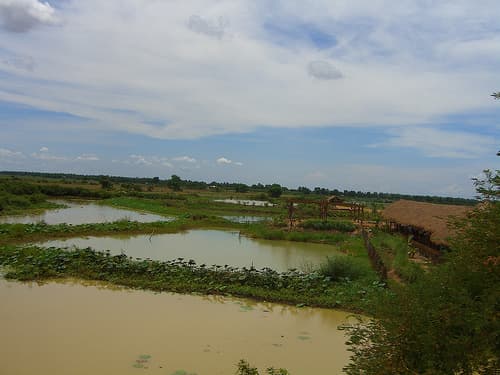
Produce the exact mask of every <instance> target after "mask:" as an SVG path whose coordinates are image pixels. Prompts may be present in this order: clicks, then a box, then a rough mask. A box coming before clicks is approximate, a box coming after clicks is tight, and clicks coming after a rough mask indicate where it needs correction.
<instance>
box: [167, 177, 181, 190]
mask: <svg viewBox="0 0 500 375" xmlns="http://www.w3.org/2000/svg"><path fill="white" fill-rule="evenodd" d="M181 182H182V180H181V178H180V177H179V176H177V175H175V174H173V175H172V176H171V177H170V180H167V186H168V187H169V188H170V189H172V190H173V191H181V190H182V189H181Z"/></svg>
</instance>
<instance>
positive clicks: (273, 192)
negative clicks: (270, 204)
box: [267, 184, 283, 198]
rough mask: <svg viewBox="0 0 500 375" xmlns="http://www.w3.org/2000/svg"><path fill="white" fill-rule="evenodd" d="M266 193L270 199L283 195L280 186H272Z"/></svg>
mask: <svg viewBox="0 0 500 375" xmlns="http://www.w3.org/2000/svg"><path fill="white" fill-rule="evenodd" d="M267 193H268V194H269V196H270V197H271V198H279V197H281V194H282V193H283V189H282V188H281V185H278V184H272V185H271V187H270V188H269V190H268V191H267Z"/></svg>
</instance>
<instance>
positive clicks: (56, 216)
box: [0, 200, 173, 225]
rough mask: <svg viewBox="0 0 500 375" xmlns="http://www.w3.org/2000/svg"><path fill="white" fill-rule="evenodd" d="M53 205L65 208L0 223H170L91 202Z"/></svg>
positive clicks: (164, 219)
mask: <svg viewBox="0 0 500 375" xmlns="http://www.w3.org/2000/svg"><path fill="white" fill-rule="evenodd" d="M52 202H54V203H59V204H64V205H65V206H66V207H65V208H58V209H54V210H47V211H45V212H43V213H41V214H37V215H19V216H4V217H0V223H21V224H31V223H38V222H41V221H44V222H45V223H47V224H51V225H53V224H62V223H66V224H73V225H78V224H85V223H104V222H110V221H117V220H122V219H127V220H130V221H140V222H143V223H149V222H153V221H170V220H173V218H172V217H165V216H160V215H154V214H149V213H142V212H136V211H130V210H124V209H118V208H113V207H109V206H103V205H100V204H96V203H93V202H91V201H68V200H53V201H52Z"/></svg>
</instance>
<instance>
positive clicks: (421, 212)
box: [382, 199, 473, 245]
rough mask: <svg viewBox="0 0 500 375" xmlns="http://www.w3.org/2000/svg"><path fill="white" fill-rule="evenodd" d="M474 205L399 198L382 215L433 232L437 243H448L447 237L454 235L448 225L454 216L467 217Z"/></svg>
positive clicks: (432, 238)
mask: <svg viewBox="0 0 500 375" xmlns="http://www.w3.org/2000/svg"><path fill="white" fill-rule="evenodd" d="M471 209H473V207H470V206H454V205H447V204H434V203H424V202H414V201H408V200H403V199H402V200H399V201H397V202H394V203H392V204H390V205H389V206H387V207H386V208H385V209H384V210H383V211H382V216H383V217H384V219H386V220H390V221H393V222H396V223H399V224H403V225H411V226H413V227H416V228H421V229H424V230H426V231H428V232H431V241H432V242H434V243H436V244H445V245H446V244H447V241H446V239H447V238H449V237H451V236H452V235H453V229H452V228H450V226H449V225H448V221H449V219H450V218H452V217H459V218H460V217H465V215H466V214H467V212H469V211H470V210H471Z"/></svg>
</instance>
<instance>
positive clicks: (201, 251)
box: [42, 229, 338, 271]
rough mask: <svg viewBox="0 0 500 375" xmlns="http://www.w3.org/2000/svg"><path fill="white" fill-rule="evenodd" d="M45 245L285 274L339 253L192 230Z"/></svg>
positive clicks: (307, 245) (310, 245)
mask: <svg viewBox="0 0 500 375" xmlns="http://www.w3.org/2000/svg"><path fill="white" fill-rule="evenodd" d="M42 245H43V246H47V247H49V246H54V247H72V246H76V247H79V248H86V247H92V248H94V249H96V250H102V251H104V250H110V251H111V253H112V254H115V255H116V254H121V253H124V254H126V255H127V256H131V257H134V258H143V259H144V258H150V259H153V260H172V259H177V258H184V259H185V260H188V259H193V260H194V261H195V262H196V263H197V264H203V263H204V264H207V265H212V264H217V265H225V264H227V265H230V266H236V267H251V266H252V265H253V266H254V267H255V268H264V267H269V268H272V269H274V270H276V271H286V270H288V269H290V268H297V269H302V268H304V266H310V265H318V264H319V263H321V262H322V261H324V260H325V258H326V257H327V256H329V255H334V254H338V252H337V251H336V250H335V248H334V247H332V246H330V245H322V244H313V243H305V242H291V241H269V240H259V239H250V238H247V237H245V236H242V235H240V234H239V233H238V232H230V231H221V230H200V229H197V230H190V231H187V232H182V233H175V234H159V235H153V236H150V235H138V236H128V235H120V236H112V237H84V238H69V239H65V240H56V241H47V242H44V243H42Z"/></svg>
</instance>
